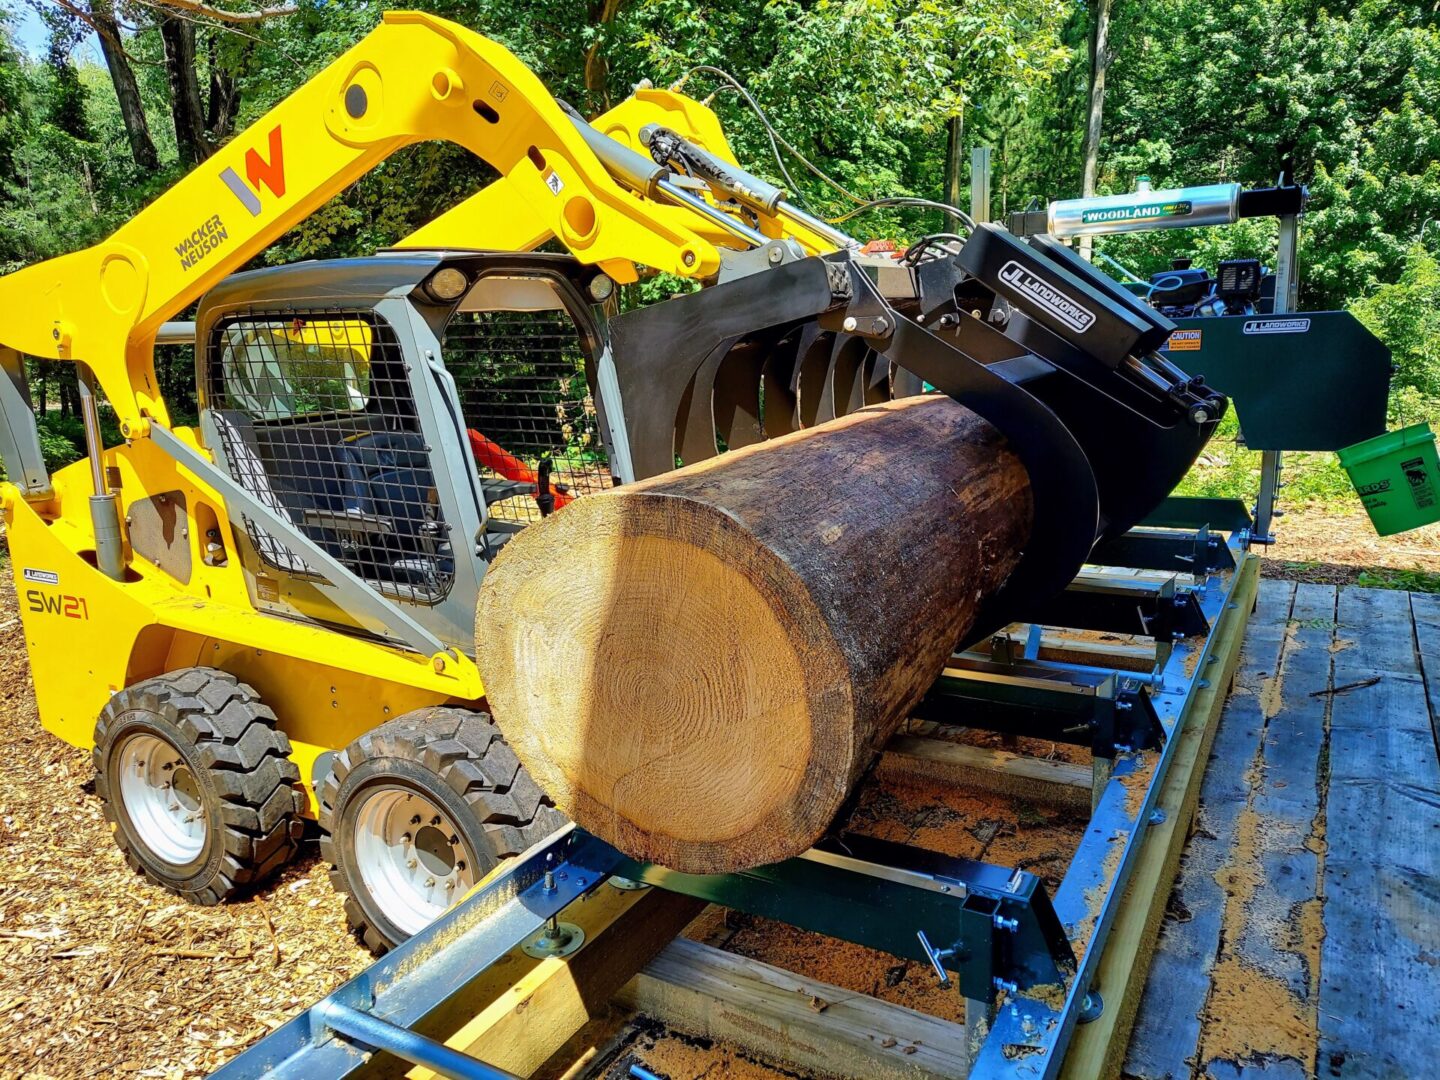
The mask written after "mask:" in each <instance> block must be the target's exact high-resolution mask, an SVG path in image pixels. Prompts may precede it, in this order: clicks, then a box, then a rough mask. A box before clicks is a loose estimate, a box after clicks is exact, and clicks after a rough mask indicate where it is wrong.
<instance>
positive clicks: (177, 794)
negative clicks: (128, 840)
mask: <svg viewBox="0 0 1440 1080" xmlns="http://www.w3.org/2000/svg"><path fill="white" fill-rule="evenodd" d="M118 773H119V787H120V802H121V804H122V805H123V806H124V808H125V816H126V817H127V818H129V819H130V825H131V827H132V828H133V829H134V830H135V834H136V837H137V838H138V839H139V840H140V842H141V843H143V844H144V845H145V846H146V847H147V848H149V849H150V851H151V852H152V853H153V854H154V855H155V857H156V858H158V859H161V860H162V861H164V862H167V863H169V864H170V865H172V866H185V865H187V864H189V863H192V862H194V861H195V860H196V859H198V858H199V857H200V853H201V852H202V851H204V850H205V838H206V835H207V833H208V832H209V827H210V826H209V822H208V821H206V819H205V807H204V805H203V803H202V800H201V796H200V785H199V783H198V782H197V781H196V778H195V773H194V772H193V771H192V770H191V768H190V766H189V765H188V764H187V763H186V761H185V758H184V757H183V756H182V755H181V753H180V751H179V750H177V749H176V748H175V746H174V745H173V744H171V743H170V742H168V741H167V740H165V739H162V738H159V737H158V736H155V735H148V734H139V735H131V736H130V737H129V738H127V739H126V740H125V741H124V743H122V744H121V746H120V753H119V755H118Z"/></svg>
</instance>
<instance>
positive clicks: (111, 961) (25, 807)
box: [0, 566, 369, 1080]
mask: <svg viewBox="0 0 1440 1080" xmlns="http://www.w3.org/2000/svg"><path fill="white" fill-rule="evenodd" d="M0 579H3V582H0V744H3V745H4V747H5V754H4V755H3V757H0V838H3V842H4V846H5V856H6V857H5V859H4V860H3V862H0V1076H5V1077H26V1078H31V1080H40V1078H43V1077H53V1078H56V1080H59V1078H69V1077H91V1076H107V1077H109V1076H118V1077H146V1078H149V1077H155V1078H163V1080H170V1078H182V1077H193V1076H204V1075H206V1074H207V1073H209V1072H210V1071H211V1070H213V1069H214V1068H216V1067H218V1066H219V1065H220V1064H221V1063H222V1062H224V1061H225V1060H227V1059H228V1058H230V1057H232V1056H233V1055H234V1054H236V1053H238V1052H239V1050H240V1049H242V1048H243V1047H244V1046H245V1045H246V1044H248V1043H249V1042H250V1041H252V1040H253V1039H255V1038H257V1037H259V1036H260V1035H262V1034H264V1033H265V1032H267V1031H269V1030H271V1029H272V1028H275V1027H278V1026H279V1025H280V1024H282V1023H284V1022H285V1021H286V1020H288V1019H289V1018H290V1017H291V1016H293V1015H294V1014H295V1013H296V1012H298V1011H299V1010H300V1009H301V1008H303V1007H304V1006H307V1005H309V1004H310V1003H311V1002H313V1001H314V1000H315V999H316V998H319V997H322V996H323V995H325V994H326V993H328V992H329V991H330V990H332V989H334V988H335V987H336V986H337V985H339V984H340V983H341V982H343V981H344V980H346V979H347V978H349V977H350V976H352V975H354V974H356V973H357V972H359V971H360V970H361V969H363V968H364V967H365V965H366V964H367V963H368V961H369V954H368V953H366V952H365V951H364V950H363V949H361V948H359V947H358V946H357V945H356V944H355V943H354V941H353V939H352V938H351V937H350V935H349V934H347V933H346V931H345V918H344V914H343V911H342V908H341V904H340V900H339V898H338V897H337V896H336V894H335V893H334V891H333V890H332V889H331V887H330V883H329V881H328V880H327V878H326V873H325V867H324V865H323V864H322V863H320V862H318V860H317V858H316V856H315V854H314V853H313V846H311V848H310V851H309V853H307V855H306V857H305V858H303V859H302V860H301V861H299V862H297V863H295V864H292V865H291V866H290V867H288V868H287V869H286V870H285V871H284V872H283V873H282V874H281V876H280V877H279V878H278V880H275V881H272V882H270V883H269V884H268V885H267V886H266V887H265V888H264V889H263V890H262V891H261V892H260V893H259V894H257V895H256V896H253V897H251V898H249V899H247V900H242V901H240V902H238V903H231V904H226V905H223V906H220V907H212V908H201V907H195V906H192V905H190V904H187V903H184V902H182V901H181V900H179V899H178V898H177V897H175V896H173V895H171V894H170V893H167V892H166V891H165V890H163V889H161V888H159V887H158V886H155V885H150V884H148V883H146V882H145V881H144V880H143V879H142V878H141V877H139V875H137V874H135V873H134V872H133V871H132V870H131V869H130V868H129V867H128V866H126V865H125V861H124V859H123V858H122V856H121V855H120V852H119V849H118V848H117V847H116V846H115V843H114V841H113V840H112V839H111V837H110V832H109V829H108V827H107V826H106V824H105V821H104V818H103V817H102V815H101V810H100V802H99V800H98V799H97V798H96V796H95V793H94V785H93V769H92V767H91V764H90V755H89V754H88V753H87V752H86V751H84V750H77V749H75V748H74V747H71V746H67V745H65V744H64V743H62V742H60V740H58V739H56V738H55V737H53V736H52V735H50V734H49V733H48V732H45V731H43V730H42V729H41V727H40V724H39V720H38V718H37V716H36V713H35V696H34V692H33V689H32V687H31V683H30V675H29V665H28V663H27V661H26V658H25V643H24V639H23V636H22V634H21V630H20V623H19V619H18V616H17V614H16V609H15V595H14V589H13V586H12V583H11V578H10V572H9V567H8V566H0Z"/></svg>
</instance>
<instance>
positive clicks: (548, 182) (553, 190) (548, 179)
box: [545, 169, 565, 195]
mask: <svg viewBox="0 0 1440 1080" xmlns="http://www.w3.org/2000/svg"><path fill="white" fill-rule="evenodd" d="M545 186H546V187H548V188H549V189H550V194H552V195H559V194H560V192H562V191H564V190H565V181H564V180H561V179H560V174H559V173H557V172H556V171H555V170H554V169H551V170H550V171H549V172H547V173H546V174H545Z"/></svg>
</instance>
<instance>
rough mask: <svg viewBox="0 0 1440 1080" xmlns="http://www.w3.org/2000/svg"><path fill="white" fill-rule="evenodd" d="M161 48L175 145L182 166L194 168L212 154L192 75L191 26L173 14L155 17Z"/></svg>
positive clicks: (201, 102) (196, 80)
mask: <svg viewBox="0 0 1440 1080" xmlns="http://www.w3.org/2000/svg"><path fill="white" fill-rule="evenodd" d="M159 27H160V40H161V41H162V42H164V45H165V73H166V75H167V76H169V79H170V111H171V114H172V116H173V117H174V120H175V145H176V147H177V148H178V150H179V155H180V162H181V164H183V165H196V164H198V163H200V162H202V161H204V160H205V159H206V158H208V157H209V156H210V155H211V154H213V153H214V152H215V147H214V145H213V144H212V143H211V142H210V138H209V136H208V135H207V134H206V131H205V104H204V100H203V99H202V98H201V96H200V78H199V76H198V75H197V74H196V72H195V24H194V23H193V22H191V21H190V20H188V19H178V18H176V17H175V16H173V15H161V16H159Z"/></svg>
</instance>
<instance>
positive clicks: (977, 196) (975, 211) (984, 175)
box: [970, 146, 990, 224]
mask: <svg viewBox="0 0 1440 1080" xmlns="http://www.w3.org/2000/svg"><path fill="white" fill-rule="evenodd" d="M970 216H971V217H972V218H974V219H975V221H976V223H977V224H978V223H979V222H982V221H989V220H990V147H988V146H976V147H974V148H972V149H971V151H970Z"/></svg>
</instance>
